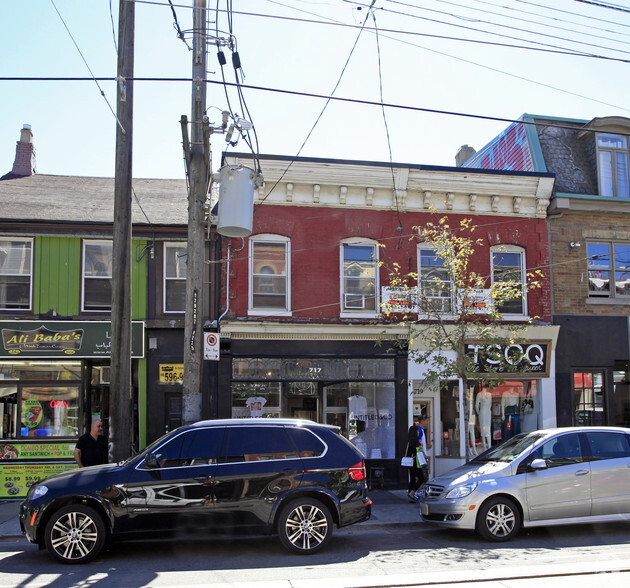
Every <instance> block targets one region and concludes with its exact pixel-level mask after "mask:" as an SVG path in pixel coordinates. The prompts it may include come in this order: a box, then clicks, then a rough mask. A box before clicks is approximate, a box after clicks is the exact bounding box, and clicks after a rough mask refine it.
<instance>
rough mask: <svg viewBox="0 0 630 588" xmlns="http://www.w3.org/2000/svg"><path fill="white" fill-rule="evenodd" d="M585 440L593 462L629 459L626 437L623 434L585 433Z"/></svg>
mask: <svg viewBox="0 0 630 588" xmlns="http://www.w3.org/2000/svg"><path fill="white" fill-rule="evenodd" d="M586 438H587V439H588V444H589V447H590V449H591V456H592V459H594V460H600V459H617V458H620V457H630V444H629V443H628V437H626V435H624V434H623V433H614V432H611V431H609V432H606V431H587V432H586Z"/></svg>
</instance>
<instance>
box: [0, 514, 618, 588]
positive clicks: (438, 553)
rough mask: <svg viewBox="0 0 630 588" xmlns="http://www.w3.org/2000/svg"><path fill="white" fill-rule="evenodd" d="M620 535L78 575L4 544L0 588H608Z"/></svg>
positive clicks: (146, 552) (108, 567) (208, 546)
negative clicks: (208, 587)
mask: <svg viewBox="0 0 630 588" xmlns="http://www.w3.org/2000/svg"><path fill="white" fill-rule="evenodd" d="M412 510H413V507H411V510H410V511H409V512H410V520H411V517H412V516H413V514H415V513H413V512H412ZM628 530H629V527H628V524H627V523H613V524H609V525H606V526H604V525H580V526H569V527H554V528H549V529H534V530H530V531H527V530H524V531H522V532H521V533H520V534H519V535H518V536H517V538H516V539H515V540H513V541H510V542H509V543H505V544H491V543H487V542H485V541H483V540H481V539H480V538H479V537H477V536H476V535H474V534H472V533H455V532H452V531H446V530H441V529H435V528H429V527H426V526H424V525H422V524H421V523H403V524H398V525H378V526H367V525H365V526H363V527H362V526H361V525H356V526H354V527H349V528H347V529H342V530H337V532H336V534H335V536H334V539H333V541H332V543H331V544H330V545H328V546H327V548H326V549H325V550H324V551H322V552H321V553H317V554H315V555H312V556H308V557H306V556H296V555H290V554H288V553H286V552H285V551H284V550H283V549H282V547H281V546H280V543H279V541H278V540H277V539H276V538H268V537H262V538H260V537H256V538H252V537H247V538H242V539H223V538H212V539H209V540H206V539H204V540H184V539H175V540H173V541H155V542H150V543H147V542H143V543H127V544H118V545H114V546H113V547H112V548H111V549H109V550H108V551H106V552H104V553H103V555H102V556H101V557H99V558H97V560H95V561H94V562H92V563H90V564H87V565H82V566H65V565H61V564H57V563H55V562H54V561H53V560H52V559H50V558H49V556H48V554H47V553H46V552H45V551H39V550H38V548H37V547H36V546H34V545H30V544H28V543H27V542H26V541H25V540H21V539H15V538H13V539H9V538H6V539H4V540H3V541H1V542H0V568H1V569H2V574H0V586H11V587H15V586H29V587H36V586H53V587H67V586H93V587H99V588H101V587H105V586H116V587H118V588H121V587H126V586H134V587H138V586H176V585H177V586H198V585H208V584H210V585H212V586H213V587H215V588H216V587H219V588H223V587H227V586H239V587H244V586H250V587H251V586H257V587H258V588H267V587H270V586H274V587H285V586H286V587H296V588H297V587H303V588H306V587H311V586H313V587H314V586H322V585H325V586H327V587H328V588H336V587H341V586H344V587H356V586H425V585H431V586H441V585H444V586H446V585H453V584H461V583H465V584H466V586H477V585H479V586H483V587H484V588H493V587H495V586H503V587H506V586H509V587H514V588H516V587H525V586H528V587H529V586H549V585H552V586H554V587H556V586H558V587H564V586H571V587H572V588H576V587H577V586H580V587H581V586H599V585H601V583H602V582H605V583H606V585H607V587H616V586H621V585H624V586H627V584H628V581H629V580H630V542H629V539H628V537H629V534H628ZM604 572H607V573H604ZM611 572H612V573H611ZM475 580H476V581H475Z"/></svg>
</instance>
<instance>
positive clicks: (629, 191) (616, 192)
mask: <svg viewBox="0 0 630 588" xmlns="http://www.w3.org/2000/svg"><path fill="white" fill-rule="evenodd" d="M597 157H598V162H599V194H600V196H614V197H617V198H630V187H629V185H628V137H626V136H624V135H613V134H610V133H598V134H597Z"/></svg>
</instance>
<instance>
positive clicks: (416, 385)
mask: <svg viewBox="0 0 630 588" xmlns="http://www.w3.org/2000/svg"><path fill="white" fill-rule="evenodd" d="M557 334H558V328H557V327H551V326H548V327H547V326H536V327H529V328H528V329H527V338H526V340H525V341H523V342H520V343H518V344H517V345H516V347H515V346H514V345H509V344H508V345H506V346H503V347H500V346H495V347H496V349H495V351H496V352H497V353H501V354H506V356H509V355H510V354H513V353H517V355H519V358H520V359H521V360H522V361H520V362H519V364H520V365H519V369H518V370H515V371H514V372H512V373H510V369H509V367H506V368H504V372H503V373H502V374H501V381H499V380H497V382H496V383H492V384H491V385H483V384H482V383H481V382H480V381H475V380H471V381H469V382H468V385H467V389H466V390H464V386H463V383H462V382H461V380H452V381H445V382H442V383H441V385H440V386H439V389H436V388H437V387H429V386H427V385H426V384H425V382H424V379H423V373H422V366H419V365H417V364H412V365H410V367H409V380H410V388H411V391H412V396H413V401H412V402H413V406H412V407H411V412H412V414H420V413H424V414H428V415H429V417H430V423H431V430H430V432H429V438H430V445H431V448H430V454H431V457H432V458H433V459H432V460H431V461H432V462H433V465H432V471H431V474H432V475H438V474H441V473H444V472H446V471H448V470H450V469H452V468H454V467H456V466H458V465H461V464H462V463H464V462H465V461H467V460H469V459H472V458H473V457H475V456H476V455H478V454H480V453H482V452H483V451H485V450H486V449H488V448H489V447H491V446H493V445H496V444H498V443H500V442H501V441H504V440H506V439H508V438H510V437H512V436H514V435H516V434H518V433H521V432H523V433H526V432H529V431H535V430H536V429H541V428H546V427H554V426H556V425H557V419H556V393H555V368H554V358H555V348H556V340H557ZM466 347H467V349H466V352H467V353H469V354H471V356H472V357H476V356H475V353H476V351H478V350H479V343H477V342H474V341H471V342H470V343H468V344H467V346H466ZM444 355H446V356H449V355H450V352H446V353H445V354H444ZM481 355H482V354H478V357H479V358H481ZM453 357H454V356H453ZM487 368H488V366H487V365H484V364H483V362H482V361H481V359H479V361H478V362H477V364H476V370H477V371H478V372H479V373H484V372H487Z"/></svg>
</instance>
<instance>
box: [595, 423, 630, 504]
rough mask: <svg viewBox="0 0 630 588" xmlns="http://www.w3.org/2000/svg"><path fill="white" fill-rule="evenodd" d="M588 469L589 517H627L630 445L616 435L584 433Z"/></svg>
mask: <svg viewBox="0 0 630 588" xmlns="http://www.w3.org/2000/svg"><path fill="white" fill-rule="evenodd" d="M584 435H585V436H586V439H587V441H588V446H589V450H590V451H589V454H590V455H589V457H588V459H589V460H590V466H591V487H592V490H591V492H592V500H593V506H592V514H593V515H594V516H601V515H611V514H620V513H630V441H629V438H628V435H626V434H624V433H623V432H621V431H619V432H615V431H586V432H585V433H584Z"/></svg>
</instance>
